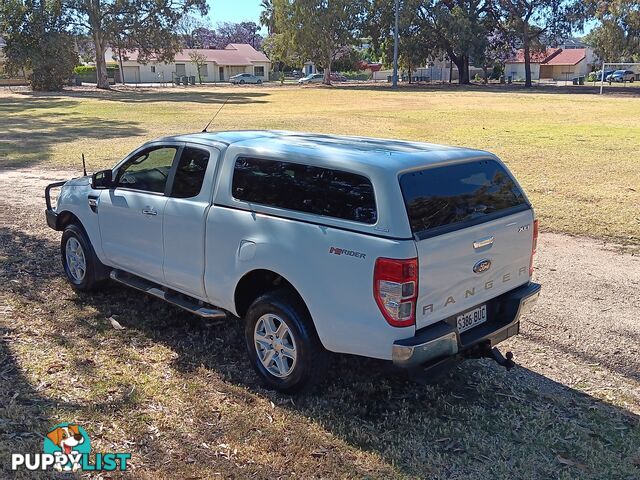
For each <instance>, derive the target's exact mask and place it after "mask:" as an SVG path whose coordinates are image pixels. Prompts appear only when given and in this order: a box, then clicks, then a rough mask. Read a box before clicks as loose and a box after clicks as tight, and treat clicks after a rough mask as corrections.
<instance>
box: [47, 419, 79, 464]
mask: <svg viewBox="0 0 640 480" xmlns="http://www.w3.org/2000/svg"><path fill="white" fill-rule="evenodd" d="M47 438H48V439H49V440H51V441H52V442H53V443H54V444H55V445H56V446H58V447H60V449H61V450H62V453H64V454H65V455H69V454H70V453H71V452H72V451H73V449H74V447H76V446H78V445H80V444H81V443H84V437H83V436H82V434H81V433H80V430H79V429H78V425H75V424H69V425H67V426H66V427H58V428H56V429H55V430H52V431H50V432H49V433H47ZM55 468H56V470H59V471H61V470H62V465H60V464H59V463H56V465H55ZM79 468H80V463H78V462H72V465H71V466H70V465H69V464H67V465H66V466H65V467H64V469H65V470H71V469H73V471H74V472H75V471H77V470H78V469H79Z"/></svg>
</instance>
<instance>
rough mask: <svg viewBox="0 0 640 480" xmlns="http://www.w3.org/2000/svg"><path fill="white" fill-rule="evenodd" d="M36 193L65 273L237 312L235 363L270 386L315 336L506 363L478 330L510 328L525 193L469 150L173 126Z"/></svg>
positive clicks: (392, 350) (313, 370) (397, 352)
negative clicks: (243, 352) (57, 237)
mask: <svg viewBox="0 0 640 480" xmlns="http://www.w3.org/2000/svg"><path fill="white" fill-rule="evenodd" d="M56 187H62V188H61V191H60V192H59V195H58V198H57V204H56V205H55V207H54V206H53V205H52V202H51V189H52V188H56ZM45 201H46V205H47V209H46V220H47V224H48V225H49V226H50V227H51V228H53V229H55V230H58V231H61V232H62V240H61V246H60V252H61V256H62V265H63V267H64V272H65V274H66V276H67V278H68V280H69V282H70V283H71V286H72V287H73V288H74V289H77V290H80V291H87V290H91V289H92V288H94V287H96V286H97V285H98V284H99V283H100V282H102V281H104V280H106V279H109V278H110V279H112V280H114V281H116V282H119V283H122V284H124V285H128V286H130V287H133V288H135V289H138V290H141V291H143V292H146V293H148V294H151V295H153V296H155V297H158V298H160V299H162V300H165V301H167V302H170V303H172V304H174V305H176V306H178V307H181V308H183V309H186V310H188V311H189V312H192V313H194V314H195V315H199V316H201V317H205V318H214V319H224V318H225V317H227V316H228V317H229V321H232V319H233V318H234V317H240V318H244V322H245V328H244V336H245V344H246V348H247V352H248V356H249V359H250V361H251V364H252V365H253V367H254V368H255V370H256V372H258V374H259V376H260V377H261V378H262V379H263V381H264V382H265V383H266V385H267V386H268V387H270V388H274V389H278V390H282V391H286V392H291V391H295V390H299V389H301V388H304V387H308V386H311V385H313V384H314V383H315V382H318V381H319V380H320V379H321V378H322V374H323V372H326V370H327V365H328V359H329V356H328V353H327V352H338V353H345V354H353V355H362V356H365V357H373V358H378V359H383V360H388V361H390V362H393V363H394V364H395V365H396V366H398V367H403V368H414V367H416V368H417V367H420V368H422V369H424V368H428V367H432V366H434V365H441V364H442V363H443V362H446V361H450V360H452V359H455V358H460V357H474V358H477V357H491V358H493V359H495V360H496V361H497V362H498V363H500V364H501V365H504V366H506V367H507V368H509V367H510V366H512V365H513V361H512V360H511V358H510V355H509V354H507V357H506V359H505V357H503V356H502V355H501V354H500V352H499V351H498V350H497V349H496V348H495V346H496V344H498V343H500V342H502V341H503V340H506V339H507V338H509V337H512V336H514V335H517V334H518V332H519V330H520V321H521V319H522V314H523V313H524V312H526V311H527V310H528V309H529V308H530V307H531V305H532V304H533V303H534V302H535V301H536V300H537V298H538V295H539V292H540V285H539V284H537V283H534V282H532V281H531V279H532V273H533V259H534V254H535V252H536V245H537V238H538V221H537V220H536V219H535V215H534V212H533V208H532V206H531V203H530V202H529V200H528V199H527V197H526V195H525V194H524V192H523V191H522V189H521V187H520V186H519V185H518V183H517V181H516V179H515V178H514V177H513V175H512V174H511V172H510V171H509V170H508V168H507V167H506V165H505V164H504V163H503V162H502V161H500V160H499V159H498V158H497V157H496V156H495V155H492V154H491V153H487V152H482V151H478V150H470V149H465V148H453V147H447V146H438V145H433V144H425V143H416V142H403V141H394V140H389V139H372V138H362V137H340V136H332V135H319V134H301V133H295V132H283V131H231V132H217V133H197V134H189V135H178V136H173V137H165V138H160V139H157V140H154V141H151V142H148V143H145V144H144V145H142V146H141V147H140V148H138V149H137V150H135V151H133V152H132V153H131V154H129V155H127V156H126V157H125V158H124V159H123V160H122V161H121V162H119V163H118V164H117V165H115V166H114V167H113V168H111V169H108V170H103V171H100V172H97V173H94V174H93V175H92V176H84V177H80V178H76V179H73V180H69V181H67V182H57V183H54V184H51V185H48V186H47V187H46V189H45ZM106 292H107V293H108V290H107V291H106ZM225 325H226V323H220V324H219V327H218V328H224V326H225Z"/></svg>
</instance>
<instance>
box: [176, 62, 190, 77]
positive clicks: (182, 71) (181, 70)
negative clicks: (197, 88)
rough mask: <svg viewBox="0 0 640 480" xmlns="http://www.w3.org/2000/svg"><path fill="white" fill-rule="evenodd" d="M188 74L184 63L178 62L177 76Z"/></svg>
mask: <svg viewBox="0 0 640 480" xmlns="http://www.w3.org/2000/svg"><path fill="white" fill-rule="evenodd" d="M186 74H187V69H186V68H185V65H184V63H176V76H178V77H184V76H185V75H186Z"/></svg>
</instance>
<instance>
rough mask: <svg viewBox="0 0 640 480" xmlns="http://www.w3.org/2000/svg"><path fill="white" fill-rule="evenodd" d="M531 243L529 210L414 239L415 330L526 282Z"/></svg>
mask: <svg viewBox="0 0 640 480" xmlns="http://www.w3.org/2000/svg"><path fill="white" fill-rule="evenodd" d="M532 241H533V211H532V210H526V211H523V212H519V213H516V214H513V215H509V216H507V217H502V218H500V219H497V220H493V221H490V222H487V223H483V224H480V225H475V226H472V227H468V228H465V229H463V230H457V231H454V232H450V233H446V234H443V235H439V236H436V237H432V238H427V239H424V240H421V241H418V242H417V248H418V265H419V281H418V285H419V287H418V288H419V291H418V302H417V308H416V310H417V311H416V328H422V327H426V326H427V325H430V324H432V323H434V322H436V321H438V320H442V319H444V318H447V317H450V316H451V315H454V314H456V313H459V312H463V311H465V310H468V309H469V308H471V307H473V306H475V305H478V304H481V303H483V302H486V301H487V300H490V299H492V298H494V297H496V296H498V295H501V294H503V293H505V292H507V291H509V290H512V289H514V288H516V287H517V286H519V285H522V284H524V283H527V282H528V281H529V262H530V260H531V244H532ZM483 243H484V244H486V245H485V246H482V245H483ZM474 244H475V246H474ZM487 260H488V262H487ZM487 265H488V268H487ZM474 267H476V268H475V270H476V271H474Z"/></svg>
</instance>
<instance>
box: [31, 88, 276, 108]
mask: <svg viewBox="0 0 640 480" xmlns="http://www.w3.org/2000/svg"><path fill="white" fill-rule="evenodd" d="M224 90H229V91H223V90H222V89H220V90H217V91H211V90H208V89H207V88H206V87H204V88H200V87H197V88H188V89H180V88H178V87H176V88H175V89H172V88H153V87H148V88H147V87H144V88H143V87H141V88H133V89H131V88H125V89H121V88H120V89H118V88H115V89H112V90H98V89H95V88H87V89H83V88H76V89H68V90H63V91H62V92H55V93H50V94H48V93H41V92H32V91H29V92H22V93H21V94H20V95H22V96H25V97H31V98H40V99H42V98H50V97H52V96H54V97H57V98H66V99H96V100H106V101H110V102H124V103H158V102H172V103H183V102H184V103H203V104H221V103H224V102H228V103H229V104H237V105H244V104H252V103H256V104H258V103H266V100H261V98H263V97H267V96H269V94H268V93H266V92H254V91H251V92H249V91H231V90H230V88H224Z"/></svg>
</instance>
